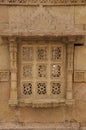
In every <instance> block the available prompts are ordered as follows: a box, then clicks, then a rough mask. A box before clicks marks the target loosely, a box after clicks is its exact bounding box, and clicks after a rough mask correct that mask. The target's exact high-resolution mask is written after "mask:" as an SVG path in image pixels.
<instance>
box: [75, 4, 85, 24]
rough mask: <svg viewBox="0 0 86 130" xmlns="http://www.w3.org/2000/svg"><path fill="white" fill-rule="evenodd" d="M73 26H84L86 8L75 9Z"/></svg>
mask: <svg viewBox="0 0 86 130" xmlns="http://www.w3.org/2000/svg"><path fill="white" fill-rule="evenodd" d="M82 12H83V13H82ZM75 24H86V8H85V7H84V6H81V7H75Z"/></svg>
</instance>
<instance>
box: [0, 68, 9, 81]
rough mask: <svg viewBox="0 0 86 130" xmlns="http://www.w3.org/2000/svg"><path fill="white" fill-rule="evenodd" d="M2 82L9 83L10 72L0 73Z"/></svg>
mask: <svg viewBox="0 0 86 130" xmlns="http://www.w3.org/2000/svg"><path fill="white" fill-rule="evenodd" d="M0 81H2V82H7V81H9V71H5V70H2V71H0Z"/></svg>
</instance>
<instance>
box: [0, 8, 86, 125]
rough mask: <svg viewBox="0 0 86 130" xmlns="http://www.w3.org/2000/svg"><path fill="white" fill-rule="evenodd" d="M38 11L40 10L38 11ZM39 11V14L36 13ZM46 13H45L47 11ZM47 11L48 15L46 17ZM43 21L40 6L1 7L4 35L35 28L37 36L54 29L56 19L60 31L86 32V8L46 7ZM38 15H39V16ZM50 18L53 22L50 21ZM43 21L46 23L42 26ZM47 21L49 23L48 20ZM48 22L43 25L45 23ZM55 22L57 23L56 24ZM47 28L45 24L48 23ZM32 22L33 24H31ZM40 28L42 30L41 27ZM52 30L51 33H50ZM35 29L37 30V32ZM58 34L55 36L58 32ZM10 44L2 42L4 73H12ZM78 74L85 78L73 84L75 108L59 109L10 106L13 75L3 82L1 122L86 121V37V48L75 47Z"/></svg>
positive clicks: (0, 25) (0, 58)
mask: <svg viewBox="0 0 86 130" xmlns="http://www.w3.org/2000/svg"><path fill="white" fill-rule="evenodd" d="M37 10H38V11H37ZM36 11H37V12H36ZM43 11H44V12H43ZM45 12H46V14H45ZM41 13H43V17H42V18H43V19H42V18H40V17H38V16H39V14H40V8H39V7H32V6H30V7H26V6H25V7H22V6H20V7H18V6H12V7H11V6H0V32H5V34H6V32H7V33H9V32H11V31H12V33H15V34H17V33H19V32H20V33H22V32H27V28H28V30H29V29H31V30H30V31H32V32H33V33H34V32H36V31H38V32H39V33H43V32H41V30H43V31H44V32H46V31H50V32H51V31H52V30H53V29H54V27H53V26H51V25H52V22H53V21H52V20H53V19H54V18H55V20H56V25H55V29H56V32H57V30H58V32H65V30H73V28H75V29H76V30H79V31H82V30H86V6H55V7H50V6H49V7H45V9H44V10H41ZM34 14H35V15H36V14H38V15H36V16H35V15H34ZM47 16H48V18H49V19H50V18H51V20H49V21H48V20H47ZM39 18H40V20H41V22H42V26H41V25H40V21H39ZM44 19H46V20H44ZM42 20H44V21H45V23H43V22H44V21H42ZM55 20H54V22H55ZM28 22H33V25H31V26H32V27H31V28H29V27H28ZM48 22H49V26H48V25H47V26H46V28H47V30H44V29H45V24H48ZM30 24H31V23H29V25H30ZM37 25H38V28H37ZM49 28H50V30H48V29H49ZM33 29H34V30H33ZM56 32H55V33H56ZM8 46H9V45H8V43H5V42H3V40H2V39H0V70H1V71H2V70H3V71H8V72H9V71H10V67H9V47H8ZM76 71H79V72H81V73H82V72H83V73H84V79H82V80H81V81H80V82H79V81H75V82H74V81H73V94H74V99H75V104H74V105H73V106H71V107H68V106H62V107H61V106H58V107H56V108H31V107H23V108H21V107H16V108H11V107H9V104H8V100H9V92H10V74H9V79H8V80H7V81H1V82H0V122H15V123H16V122H29V123H57V122H65V121H76V122H86V37H85V38H84V46H75V50H74V73H75V72H76Z"/></svg>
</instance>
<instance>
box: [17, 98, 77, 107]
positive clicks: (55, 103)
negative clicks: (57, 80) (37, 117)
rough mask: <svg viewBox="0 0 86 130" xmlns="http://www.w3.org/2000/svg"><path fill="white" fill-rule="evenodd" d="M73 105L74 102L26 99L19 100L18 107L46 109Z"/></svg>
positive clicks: (72, 100)
mask: <svg viewBox="0 0 86 130" xmlns="http://www.w3.org/2000/svg"><path fill="white" fill-rule="evenodd" d="M73 104H75V100H74V99H71V100H65V99H59V100H45V99H44V100H43V99H42V100H35V99H34V100H32V101H31V100H28V99H26V100H25V99H24V100H23V99H21V100H19V104H18V106H21V107H25V106H26V107H33V108H34V107H35V108H48V107H59V106H71V105H73Z"/></svg>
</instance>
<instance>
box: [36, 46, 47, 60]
mask: <svg viewBox="0 0 86 130" xmlns="http://www.w3.org/2000/svg"><path fill="white" fill-rule="evenodd" d="M37 60H41V61H42V60H47V48H46V47H38V48H37Z"/></svg>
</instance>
